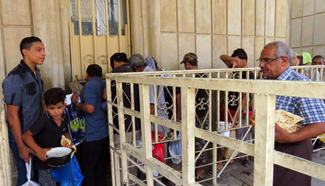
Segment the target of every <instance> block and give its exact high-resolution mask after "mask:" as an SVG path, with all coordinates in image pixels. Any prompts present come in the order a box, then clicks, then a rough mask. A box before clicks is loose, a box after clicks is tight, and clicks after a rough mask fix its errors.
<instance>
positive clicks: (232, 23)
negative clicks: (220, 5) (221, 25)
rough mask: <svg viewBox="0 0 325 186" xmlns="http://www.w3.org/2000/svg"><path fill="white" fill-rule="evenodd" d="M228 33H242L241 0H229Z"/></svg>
mask: <svg viewBox="0 0 325 186" xmlns="http://www.w3.org/2000/svg"><path fill="white" fill-rule="evenodd" d="M227 10H228V14H227V17H228V34H230V35H240V34H241V23H242V22H241V0H228V7H227Z"/></svg>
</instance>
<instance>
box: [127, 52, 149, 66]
mask: <svg viewBox="0 0 325 186" xmlns="http://www.w3.org/2000/svg"><path fill="white" fill-rule="evenodd" d="M129 62H130V63H131V64H132V65H133V66H136V67H143V66H147V64H148V62H147V61H146V60H145V59H144V58H143V56H142V55H141V54H134V55H132V56H131V57H130V59H129Z"/></svg>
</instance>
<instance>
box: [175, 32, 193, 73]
mask: <svg viewBox="0 0 325 186" xmlns="http://www.w3.org/2000/svg"><path fill="white" fill-rule="evenodd" d="M195 42H196V41H195V34H190V33H185V34H179V36H178V43H179V44H178V45H179V46H178V56H179V58H178V60H177V61H176V62H178V64H179V63H180V62H181V61H182V59H183V57H184V55H185V54H186V53H188V52H194V53H195V52H196V50H195ZM174 52H175V51H174ZM179 69H184V65H183V64H182V65H181V64H179Z"/></svg>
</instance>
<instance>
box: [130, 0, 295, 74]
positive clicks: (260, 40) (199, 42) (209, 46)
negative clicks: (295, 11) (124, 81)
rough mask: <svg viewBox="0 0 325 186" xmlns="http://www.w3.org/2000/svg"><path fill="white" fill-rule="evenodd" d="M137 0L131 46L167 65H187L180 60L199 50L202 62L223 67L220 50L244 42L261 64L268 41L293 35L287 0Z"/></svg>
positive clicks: (204, 65)
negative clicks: (290, 33) (263, 49)
mask: <svg viewBox="0 0 325 186" xmlns="http://www.w3.org/2000/svg"><path fill="white" fill-rule="evenodd" d="M131 2H132V1H131ZM137 2H138V3H135V2H133V5H134V6H132V3H131V18H132V20H131V23H132V24H131V32H132V37H131V38H132V51H133V53H142V54H144V55H146V56H147V55H152V56H154V57H155V58H156V59H157V61H158V63H159V64H161V66H162V67H163V68H164V69H168V70H171V69H183V66H182V65H180V64H179V62H180V61H181V60H182V58H183V56H184V54H185V53H187V52H190V51H191V52H195V53H196V54H197V55H198V57H199V68H202V69H203V68H205V69H206V68H222V67H225V65H224V64H223V63H222V62H221V61H220V59H219V56H220V55H221V54H229V55H231V54H232V52H233V50H234V49H236V48H240V47H242V48H244V49H245V50H246V51H247V53H248V65H249V66H257V65H258V64H257V63H256V62H255V59H257V58H258V57H259V55H260V51H261V50H262V48H263V46H264V44H265V43H268V42H270V41H273V40H282V41H288V38H289V37H288V33H289V21H290V20H289V13H290V9H289V8H290V2H289V1H287V0H159V1H158V0H157V1H150V0H139V1H137ZM146 36H149V37H148V38H149V39H148V38H146Z"/></svg>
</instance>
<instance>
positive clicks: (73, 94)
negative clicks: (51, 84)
mask: <svg viewBox="0 0 325 186" xmlns="http://www.w3.org/2000/svg"><path fill="white" fill-rule="evenodd" d="M77 102H78V97H77V94H76V92H73V93H72V96H71V103H72V104H73V105H75V104H76V103H77Z"/></svg>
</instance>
